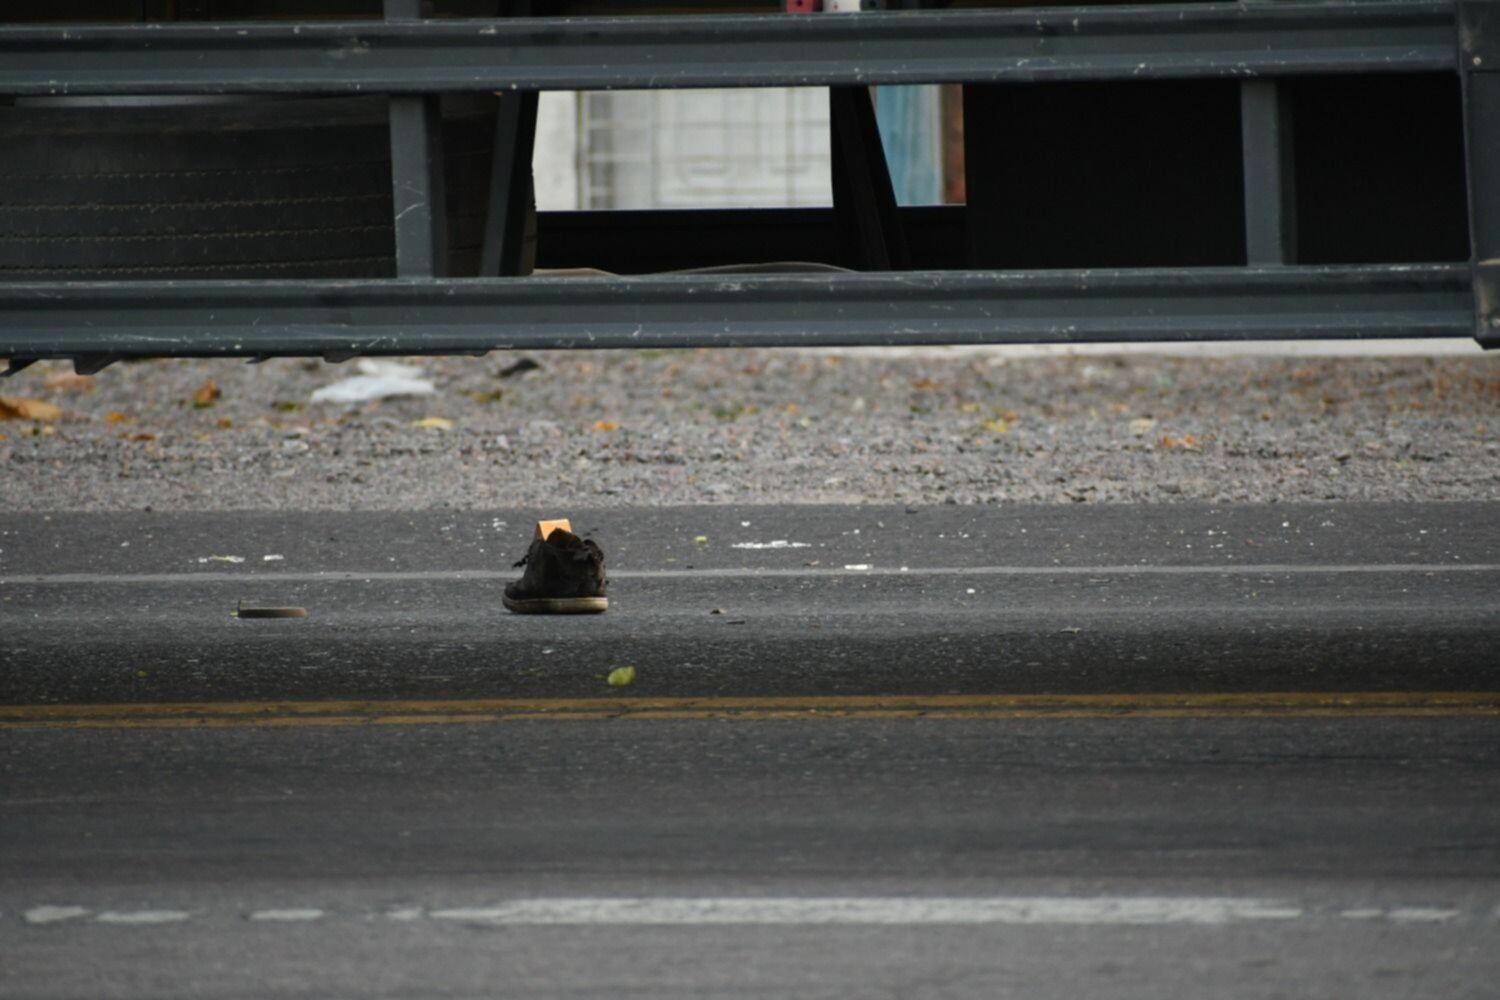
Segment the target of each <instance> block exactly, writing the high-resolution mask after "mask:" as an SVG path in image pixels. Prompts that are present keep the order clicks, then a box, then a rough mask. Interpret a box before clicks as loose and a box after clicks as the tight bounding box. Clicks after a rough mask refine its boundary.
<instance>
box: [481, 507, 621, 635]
mask: <svg viewBox="0 0 1500 1000" xmlns="http://www.w3.org/2000/svg"><path fill="white" fill-rule="evenodd" d="M516 565H517V566H525V567H526V572H525V573H523V574H522V575H521V579H519V580H517V581H516V582H515V583H511V584H507V585H506V587H505V606H506V607H507V608H509V609H510V610H512V611H515V612H517V613H519V614H523V615H549V614H550V615H570V614H571V615H586V614H598V613H599V612H600V611H607V610H608V609H609V598H608V597H606V596H604V589H605V587H606V586H608V581H606V580H605V578H604V553H603V552H601V551H599V546H597V545H595V544H594V543H593V542H592V541H590V540H586V539H582V538H579V537H578V536H577V535H575V534H573V533H572V532H571V531H567V530H566V529H563V528H554V529H552V533H551V534H550V535H548V536H547V538H546V539H545V540H543V539H540V538H537V539H533V540H532V542H531V548H529V549H527V550H526V556H525V558H523V559H522V560H521V561H520V562H518V563H516Z"/></svg>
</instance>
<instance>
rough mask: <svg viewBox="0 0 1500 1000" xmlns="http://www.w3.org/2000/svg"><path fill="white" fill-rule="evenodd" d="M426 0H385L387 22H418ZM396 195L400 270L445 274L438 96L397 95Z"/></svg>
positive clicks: (393, 104)
mask: <svg viewBox="0 0 1500 1000" xmlns="http://www.w3.org/2000/svg"><path fill="white" fill-rule="evenodd" d="M424 6H425V3H424V0H385V17H386V20H388V21H398V20H415V19H418V18H421V17H422V16H423V14H424V10H423V8H424ZM390 101H391V110H390V121H391V193H392V204H393V206H394V210H395V225H396V274H397V275H398V276H399V277H402V278H432V277H441V276H443V275H444V274H446V273H447V270H448V261H447V257H448V211H447V198H446V197H445V193H444V190H443V132H442V124H443V119H442V111H441V107H440V104H439V99H438V98H437V97H436V96H433V95H421V96H415V97H407V96H401V97H392V98H391V99H390Z"/></svg>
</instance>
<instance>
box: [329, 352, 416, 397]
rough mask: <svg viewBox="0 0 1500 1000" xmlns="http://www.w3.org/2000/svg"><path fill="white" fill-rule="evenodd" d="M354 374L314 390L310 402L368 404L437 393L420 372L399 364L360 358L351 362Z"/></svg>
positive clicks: (409, 366)
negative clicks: (375, 401) (382, 400)
mask: <svg viewBox="0 0 1500 1000" xmlns="http://www.w3.org/2000/svg"><path fill="white" fill-rule="evenodd" d="M354 367H355V368H356V369H357V370H358V371H359V374H358V375H351V376H350V377H349V378H345V379H340V380H339V381H337V382H334V383H333V384H331V385H325V386H323V387H322V388H321V389H317V390H314V392H313V394H312V397H311V398H312V401H313V402H314V403H368V402H372V401H374V400H378V399H393V398H396V397H399V396H430V395H432V394H433V393H434V392H436V391H437V388H436V387H435V386H434V385H433V384H432V382H431V381H429V380H428V379H425V378H423V377H422V373H421V370H420V369H418V368H413V367H412V366H411V365H404V364H402V363H401V362H399V361H382V360H379V359H376V358H360V359H359V360H358V361H356V362H355V363H354Z"/></svg>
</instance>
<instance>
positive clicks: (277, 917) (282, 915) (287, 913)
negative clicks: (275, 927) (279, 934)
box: [250, 909, 323, 923]
mask: <svg viewBox="0 0 1500 1000" xmlns="http://www.w3.org/2000/svg"><path fill="white" fill-rule="evenodd" d="M322 916H323V911H322V910H310V909H303V910H295V909H294V910H256V911H255V912H254V913H252V914H250V919H251V920H266V921H272V922H276V923H291V922H293V921H298V920H318V919H320V918H321V917H322Z"/></svg>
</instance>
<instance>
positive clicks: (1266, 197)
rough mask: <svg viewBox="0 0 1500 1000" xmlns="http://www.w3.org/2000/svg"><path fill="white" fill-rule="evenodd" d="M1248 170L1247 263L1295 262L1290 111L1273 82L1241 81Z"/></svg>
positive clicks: (1242, 121)
mask: <svg viewBox="0 0 1500 1000" xmlns="http://www.w3.org/2000/svg"><path fill="white" fill-rule="evenodd" d="M1240 136H1241V140H1242V142H1243V157H1244V160H1243V162H1244V170H1245V259H1246V263H1248V264H1293V263H1296V261H1297V189H1296V175H1295V170H1294V168H1293V161H1292V155H1293V146H1292V123H1291V113H1290V108H1289V107H1288V105H1287V101H1286V95H1285V93H1284V92H1283V91H1282V88H1281V85H1280V84H1278V83H1277V82H1276V81H1274V80H1244V81H1242V82H1241V83H1240Z"/></svg>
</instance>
